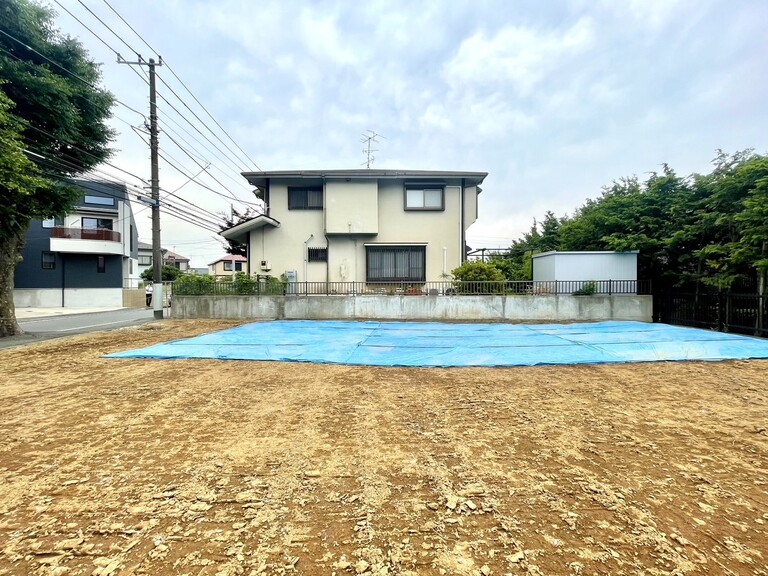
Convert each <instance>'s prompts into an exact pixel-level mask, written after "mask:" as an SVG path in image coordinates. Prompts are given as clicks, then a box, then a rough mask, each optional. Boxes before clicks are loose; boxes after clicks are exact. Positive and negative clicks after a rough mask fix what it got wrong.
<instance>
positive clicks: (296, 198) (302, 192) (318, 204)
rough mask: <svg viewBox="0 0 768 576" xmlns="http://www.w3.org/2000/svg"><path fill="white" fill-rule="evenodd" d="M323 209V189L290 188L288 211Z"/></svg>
mask: <svg viewBox="0 0 768 576" xmlns="http://www.w3.org/2000/svg"><path fill="white" fill-rule="evenodd" d="M322 209H323V189H322V188H288V210H322Z"/></svg>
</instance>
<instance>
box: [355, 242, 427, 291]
mask: <svg viewBox="0 0 768 576" xmlns="http://www.w3.org/2000/svg"><path fill="white" fill-rule="evenodd" d="M426 252H427V247H426V246H366V280H367V281H368V282H424V281H425V280H426V266H425V262H426Z"/></svg>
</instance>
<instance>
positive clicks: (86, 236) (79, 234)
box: [51, 226, 120, 242]
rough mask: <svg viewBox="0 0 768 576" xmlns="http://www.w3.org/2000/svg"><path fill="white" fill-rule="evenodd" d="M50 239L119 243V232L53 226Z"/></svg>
mask: <svg viewBox="0 0 768 576" xmlns="http://www.w3.org/2000/svg"><path fill="white" fill-rule="evenodd" d="M51 238H68V239H71V240H103V241H107V242H120V232H114V231H112V230H105V229H103V228H64V227H62V226H55V227H53V228H51Z"/></svg>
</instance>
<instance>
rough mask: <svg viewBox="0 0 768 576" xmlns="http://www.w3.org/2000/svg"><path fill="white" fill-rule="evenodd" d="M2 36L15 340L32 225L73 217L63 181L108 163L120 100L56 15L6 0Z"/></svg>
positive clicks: (2, 255) (3, 305)
mask: <svg viewBox="0 0 768 576" xmlns="http://www.w3.org/2000/svg"><path fill="white" fill-rule="evenodd" d="M0 31H2V32H3V33H2V34H0V48H1V49H2V50H0V92H2V94H3V96H4V98H3V104H2V118H0V124H2V128H1V130H2V133H3V137H2V140H3V145H2V149H0V155H1V156H2V158H0V164H2V167H3V168H2V170H0V218H2V226H0V319H1V320H0V336H8V335H12V334H17V333H19V332H21V330H20V328H19V326H18V323H17V322H16V314H15V309H14V307H13V274H14V269H15V267H16V265H17V264H18V262H20V261H21V251H22V249H23V247H24V238H25V235H26V231H27V228H28V227H29V222H30V220H31V219H33V218H41V219H42V218H50V217H52V216H59V215H63V214H64V213H66V211H67V210H68V209H69V208H70V207H71V206H72V204H73V202H75V201H76V199H77V197H78V192H77V191H76V190H75V189H74V188H72V187H67V186H62V185H60V181H61V180H62V179H63V178H67V177H72V176H76V175H78V174H81V173H83V172H85V171H87V170H88V169H90V168H92V167H94V166H96V165H98V164H99V163H100V162H102V161H103V160H105V159H107V158H108V157H109V155H110V150H109V148H108V144H109V141H110V140H111V138H112V136H113V133H112V131H111V129H110V128H109V127H108V126H107V125H106V124H105V122H106V120H107V119H108V117H109V113H110V108H111V106H112V102H113V98H112V96H111V95H110V94H109V93H108V92H106V91H104V90H102V89H100V88H98V87H97V86H96V85H97V84H98V82H99V81H100V72H99V69H98V66H97V65H96V64H95V63H93V62H92V61H91V60H90V59H89V57H88V54H87V52H86V51H85V50H84V49H83V47H82V46H81V45H80V44H79V42H78V41H77V40H74V39H72V38H70V37H68V36H63V35H61V34H60V33H59V32H58V30H56V29H55V28H54V26H53V12H52V11H51V10H50V9H48V8H45V7H42V6H40V5H37V4H34V3H32V2H30V1H29V0H0ZM9 101H10V104H9ZM22 142H23V145H22V144H21V143H22ZM27 151H28V152H27ZM20 154H27V155H28V156H27V157H28V159H29V160H28V161H27V162H26V163H22V162H23V161H22V160H21V158H20V156H19V155H20ZM29 161H32V162H34V163H35V164H36V168H32V167H31V166H30V165H29ZM20 170H21V171H25V172H26V176H27V177H26V178H24V177H20V172H19V171H20Z"/></svg>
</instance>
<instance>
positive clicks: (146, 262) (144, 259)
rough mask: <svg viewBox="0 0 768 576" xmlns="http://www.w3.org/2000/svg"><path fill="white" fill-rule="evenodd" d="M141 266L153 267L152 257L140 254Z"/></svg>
mask: <svg viewBox="0 0 768 576" xmlns="http://www.w3.org/2000/svg"><path fill="white" fill-rule="evenodd" d="M139 266H152V256H146V255H144V254H139Z"/></svg>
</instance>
